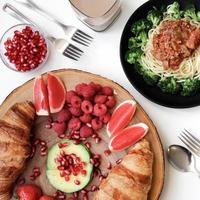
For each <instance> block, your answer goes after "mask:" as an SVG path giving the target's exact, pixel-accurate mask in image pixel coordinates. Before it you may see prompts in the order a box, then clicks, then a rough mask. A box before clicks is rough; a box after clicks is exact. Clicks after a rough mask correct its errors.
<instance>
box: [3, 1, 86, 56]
mask: <svg viewBox="0 0 200 200" xmlns="http://www.w3.org/2000/svg"><path fill="white" fill-rule="evenodd" d="M3 10H4V11H5V12H7V13H8V14H10V15H11V16H12V17H14V18H16V19H17V20H20V21H22V22H24V21H26V22H29V23H30V24H32V25H34V26H35V27H38V26H37V25H36V24H35V23H34V22H33V21H32V20H30V19H29V18H28V17H27V16H25V15H24V14H22V13H21V12H20V11H19V10H17V9H16V8H15V7H14V6H12V5H11V4H8V3H6V4H5V5H4V6H3ZM45 37H46V38H47V39H48V40H49V41H51V42H52V43H53V44H54V46H55V48H56V49H57V50H58V51H59V52H60V53H61V54H63V55H64V56H66V57H68V58H71V59H73V60H78V59H79V58H80V56H81V55H82V53H83V51H82V50H80V49H79V48H78V47H76V46H74V45H73V44H71V43H69V42H68V41H67V40H66V39H63V38H54V37H53V36H50V35H45Z"/></svg>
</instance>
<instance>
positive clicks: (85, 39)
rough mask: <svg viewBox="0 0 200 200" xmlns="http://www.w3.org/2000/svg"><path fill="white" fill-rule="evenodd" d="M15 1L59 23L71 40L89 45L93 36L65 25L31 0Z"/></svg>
mask: <svg viewBox="0 0 200 200" xmlns="http://www.w3.org/2000/svg"><path fill="white" fill-rule="evenodd" d="M15 1H16V2H18V3H21V4H24V5H25V6H27V7H29V8H31V9H32V10H34V11H35V12H37V13H39V14H40V15H42V16H44V17H45V18H47V19H48V20H50V21H52V22H54V23H56V24H57V25H59V26H60V27H61V28H62V29H63V31H64V33H65V35H66V37H68V38H70V39H72V40H73V41H75V42H77V43H79V44H82V45H85V46H89V44H90V42H91V41H92V39H93V37H91V36H90V35H88V34H86V33H85V32H83V31H81V30H79V29H77V28H76V27H74V26H70V25H66V24H64V23H62V22H61V21H60V20H59V19H57V18H55V16H53V15H52V14H50V13H49V12H47V11H45V10H44V9H42V8H40V7H39V6H38V5H37V4H35V3H34V2H33V1H32V0H15Z"/></svg>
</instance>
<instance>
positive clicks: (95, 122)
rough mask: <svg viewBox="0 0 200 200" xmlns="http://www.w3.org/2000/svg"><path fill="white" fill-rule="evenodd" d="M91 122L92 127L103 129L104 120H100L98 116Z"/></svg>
mask: <svg viewBox="0 0 200 200" xmlns="http://www.w3.org/2000/svg"><path fill="white" fill-rule="evenodd" d="M91 124H92V128H93V129H94V130H99V129H101V128H102V127H103V123H102V121H100V120H99V119H97V118H95V119H93V120H92V122H91Z"/></svg>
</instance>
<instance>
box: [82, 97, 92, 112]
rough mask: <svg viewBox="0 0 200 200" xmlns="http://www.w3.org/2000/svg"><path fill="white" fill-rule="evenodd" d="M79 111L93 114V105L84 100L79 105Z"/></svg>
mask: <svg viewBox="0 0 200 200" xmlns="http://www.w3.org/2000/svg"><path fill="white" fill-rule="evenodd" d="M81 109H82V111H83V112H84V113H86V114H90V113H92V112H93V105H92V103H91V102H90V101H88V100H84V101H83V102H82V104H81Z"/></svg>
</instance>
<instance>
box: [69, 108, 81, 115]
mask: <svg viewBox="0 0 200 200" xmlns="http://www.w3.org/2000/svg"><path fill="white" fill-rule="evenodd" d="M69 111H70V112H71V114H72V115H73V116H75V117H80V116H81V115H82V114H83V112H82V110H81V108H75V107H70V108H69Z"/></svg>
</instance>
